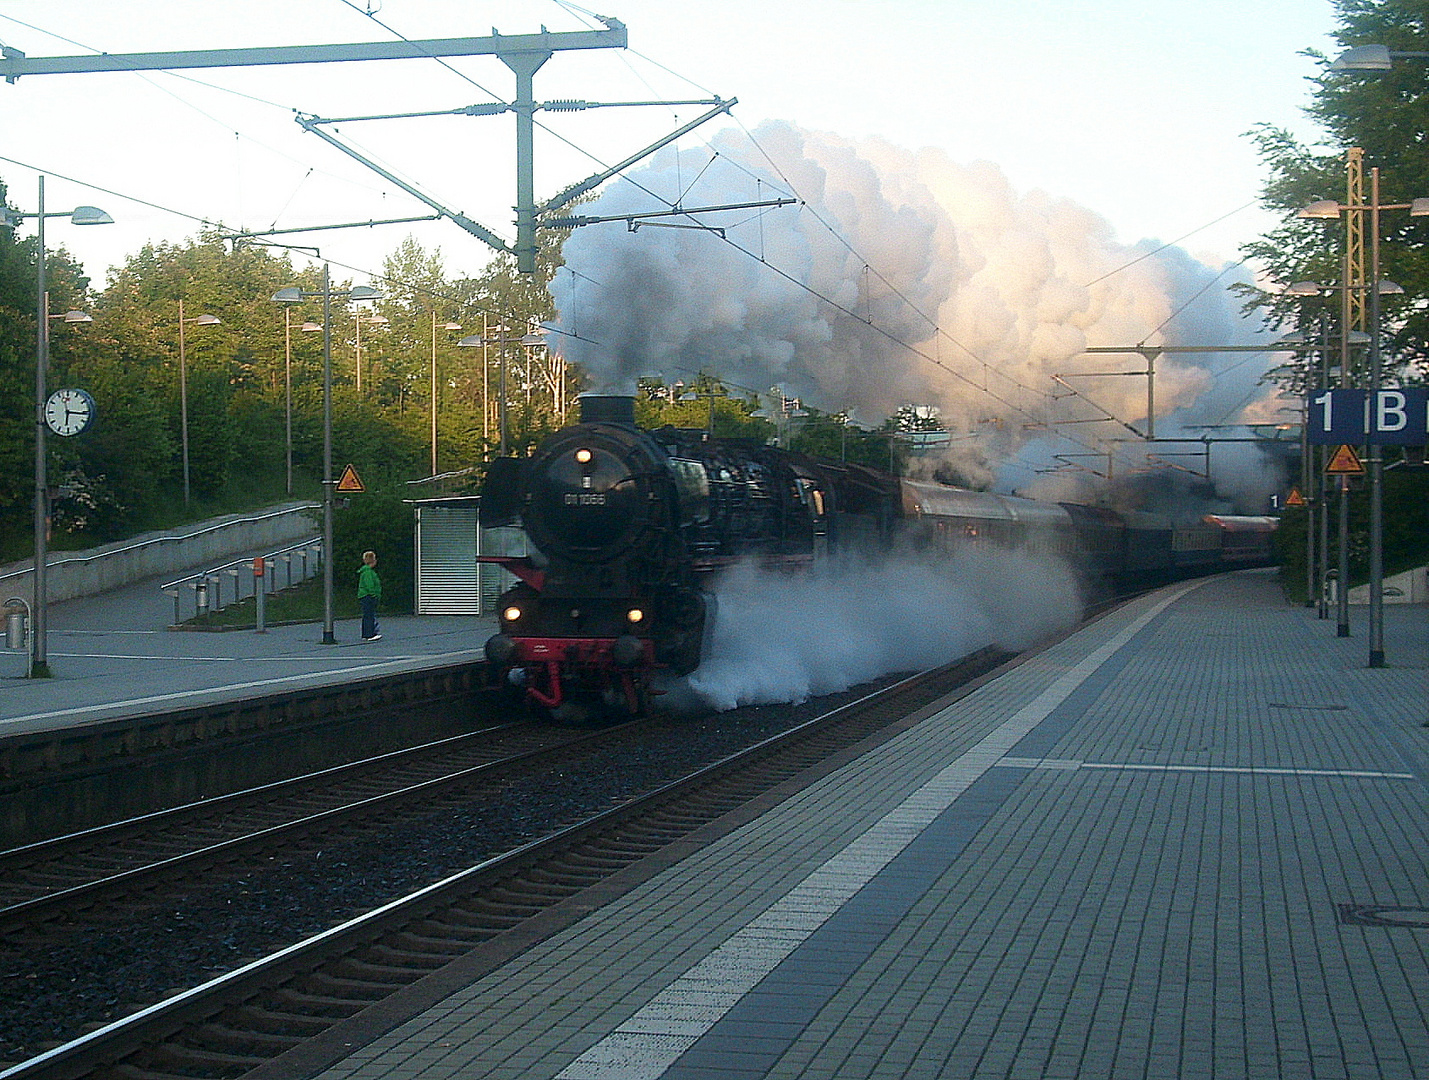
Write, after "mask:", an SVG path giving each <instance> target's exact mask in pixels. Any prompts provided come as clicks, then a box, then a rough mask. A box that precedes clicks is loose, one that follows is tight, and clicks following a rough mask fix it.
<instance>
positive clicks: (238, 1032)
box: [194, 1019, 306, 1060]
mask: <svg viewBox="0 0 1429 1080" xmlns="http://www.w3.org/2000/svg"><path fill="white" fill-rule="evenodd" d="M195 1032H196V1033H197V1035H198V1036H199V1038H198V1039H196V1040H194V1041H199V1042H201V1043H202V1046H203V1048H204V1049H210V1048H216V1049H220V1050H224V1051H227V1052H228V1053H231V1054H237V1055H241V1056H244V1057H247V1056H248V1055H256V1056H258V1057H260V1058H262V1059H264V1060H266V1059H268V1058H271V1057H277V1056H278V1055H279V1054H281V1053H282V1052H283V1051H284V1050H288V1049H290V1048H292V1047H294V1046H297V1045H298V1043H300V1042H302V1041H303V1040H304V1039H305V1038H306V1036H303V1035H281V1034H276V1033H274V1032H271V1031H254V1030H253V1029H252V1028H249V1027H247V1026H243V1027H232V1026H230V1025H229V1024H227V1023H225V1022H224V1021H223V1020H221V1019H220V1020H217V1021H214V1022H211V1023H207V1024H200V1025H199V1026H198V1027H197V1028H196V1029H195Z"/></svg>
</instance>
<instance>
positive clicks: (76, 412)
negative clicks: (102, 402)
mask: <svg viewBox="0 0 1429 1080" xmlns="http://www.w3.org/2000/svg"><path fill="white" fill-rule="evenodd" d="M93 419H94V398H92V397H90V396H89V395H88V394H87V393H85V392H84V391H83V390H56V391H55V392H54V393H53V394H51V395H50V399H49V400H48V401H46V402H45V423H47V424H49V426H50V430H51V431H53V432H54V433H55V434H56V435H78V434H79V433H80V432H81V431H83V430H84V429H85V428H87V427H89V422H90V421H91V420H93Z"/></svg>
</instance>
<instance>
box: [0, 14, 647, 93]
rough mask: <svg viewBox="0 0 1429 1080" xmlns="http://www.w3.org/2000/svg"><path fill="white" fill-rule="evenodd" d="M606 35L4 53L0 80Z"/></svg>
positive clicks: (618, 36)
mask: <svg viewBox="0 0 1429 1080" xmlns="http://www.w3.org/2000/svg"><path fill="white" fill-rule="evenodd" d="M608 25H609V27H610V28H609V29H608V30H578V31H572V32H568V33H556V34H552V33H549V32H544V31H543V32H542V33H539V34H510V35H507V34H493V35H492V36H491V37H482V38H436V39H430V40H426V41H367V42H358V43H355V44H350V45H281V46H275V47H270V48H255V49H200V50H197V51H192V52H148V53H100V54H98V55H96V56H35V57H27V56H26V55H25V54H24V53H22V52H20V50H19V49H11V48H7V49H6V50H5V52H4V55H3V57H0V75H3V76H4V78H5V81H6V82H12V83H13V82H14V81H15V80H16V79H18V78H19V77H20V76H21V75H65V74H78V73H83V72H97V71H177V70H180V69H185V68H213V67H263V66H268V65H273V64H327V63H333V62H337V61H352V60H429V59H431V58H433V57H441V56H483V55H496V56H507V55H515V54H518V53H531V52H537V53H541V52H544V53H550V52H551V51H553V50H564V49H624V48H626V47H627V45H628V36H627V34H626V31H625V26H624V25H623V24H622V23H620V22H618V21H617V20H614V19H611V20H610V21H609V23H608Z"/></svg>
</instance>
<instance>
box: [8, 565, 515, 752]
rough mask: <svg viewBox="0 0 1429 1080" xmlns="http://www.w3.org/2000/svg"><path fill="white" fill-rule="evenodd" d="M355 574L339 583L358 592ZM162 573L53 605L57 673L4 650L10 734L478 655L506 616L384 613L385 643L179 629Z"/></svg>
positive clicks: (349, 631)
mask: <svg viewBox="0 0 1429 1080" xmlns="http://www.w3.org/2000/svg"><path fill="white" fill-rule="evenodd" d="M349 577H352V578H353V582H355V576H352V575H344V576H342V577H341V578H340V579H339V580H338V581H337V582H336V583H335V587H337V588H347V587H349V585H351V588H353V589H355V588H356V585H355V584H354V583H350V582H349V580H348V578H349ZM162 583H163V579H161V578H154V579H152V580H148V581H143V582H139V583H137V584H135V585H131V586H126V587H124V588H121V589H116V590H113V591H112V592H107V593H101V594H99V595H97V596H90V597H85V598H82V599H77V600H68V601H64V602H62V603H56V604H51V605H50V607H49V614H48V629H47V632H46V635H45V639H46V652H47V654H48V658H49V664H50V669H51V671H52V673H53V676H54V677H53V678H49V679H28V678H25V677H24V676H25V673H26V672H27V670H28V667H29V663H28V654H27V653H26V652H24V651H17V650H8V649H0V738H4V737H5V736H7V735H15V734H21V733H27V732H30V731H39V730H50V729H54V728H60V727H77V726H82V725H84V724H87V723H93V722H99V721H106V720H116V719H120V718H123V717H130V716H138V715H148V714H153V713H159V712H166V711H170V710H176V709H182V708H189V707H192V706H195V705H202V704H205V703H209V702H213V701H215V700H219V701H233V700H239V699H242V698H247V697H258V696H261V695H263V694H271V693H274V692H277V691H282V690H291V689H300V688H303V687H307V686H327V685H333V684H337V683H341V682H345V681H349V680H352V679H356V678H362V677H366V676H372V675H381V674H387V673H396V672H401V671H410V670H417V669H422V668H431V667H439V666H442V665H446V664H457V663H463V662H466V661H476V660H480V659H482V657H483V653H482V646H483V645H484V644H485V642H486V639H487V638H488V637H490V636H491V634H492V633H493V632H494V630H495V626H496V616H495V615H494V614H493V615H490V616H400V615H388V614H385V613H382V614H380V615H379V621H380V624H381V631H382V639H381V640H380V641H374V642H364V641H362V640H361V634H360V625H359V622H360V621H359V620H357V619H340V620H338V621H337V622H336V624H335V626H334V637H335V638H336V639H337V643H336V644H335V645H328V644H323V641H322V625H321V624H320V623H302V624H297V625H292V626H276V627H270V628H269V629H268V630H266V631H265V632H264V633H261V634H260V633H257V632H256V631H254V630H224V631H193V632H188V631H178V630H172V629H170V624H171V623H172V622H173V621H174V606H173V600H172V599H171V598H170V597H168V596H166V595H164V594H163V593H162V592H161V591H160V590H159V586H160V584H162Z"/></svg>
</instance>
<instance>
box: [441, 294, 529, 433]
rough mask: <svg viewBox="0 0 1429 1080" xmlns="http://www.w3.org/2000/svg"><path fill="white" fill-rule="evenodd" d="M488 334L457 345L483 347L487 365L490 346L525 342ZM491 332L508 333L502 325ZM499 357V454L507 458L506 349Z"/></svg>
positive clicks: (483, 333) (469, 338)
mask: <svg viewBox="0 0 1429 1080" xmlns="http://www.w3.org/2000/svg"><path fill="white" fill-rule="evenodd" d="M482 326H483V327H485V326H486V320H485V317H483V319H482ZM487 332H488V331H486V330H484V331H483V332H482V333H481V334H473V335H471V336H470V337H464V338H462V339H461V340H460V341H458V342H457V345H459V346H463V347H465V348H474V347H476V346H478V345H479V346H481V358H482V361H483V363H485V360H486V347H487V346H488V345H501V346H506V345H515V344H519V343H520V342H521V341H522V340H523V339H522V338H513V337H487V336H486V335H487ZM489 332H495V333H497V334H504V333H505V332H506V327H505V326H502V325H498V326H493V327H491V328H490V331H489ZM528 336H529V335H528ZM497 355H498V356H500V357H501V380H500V384H499V388H498V391H497V392H498V393H499V394H500V398H499V404H498V406H497V412H498V415H499V417H500V419H499V421H498V426H499V428H500V432H501V448H500V452H499V455H498V456H500V457H505V456H506V442H507V434H508V428H507V423H506V349H505V348H504V347H503V348H502V349H501V351H500V352H499V353H498V354H497ZM483 407H484V403H483Z"/></svg>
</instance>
